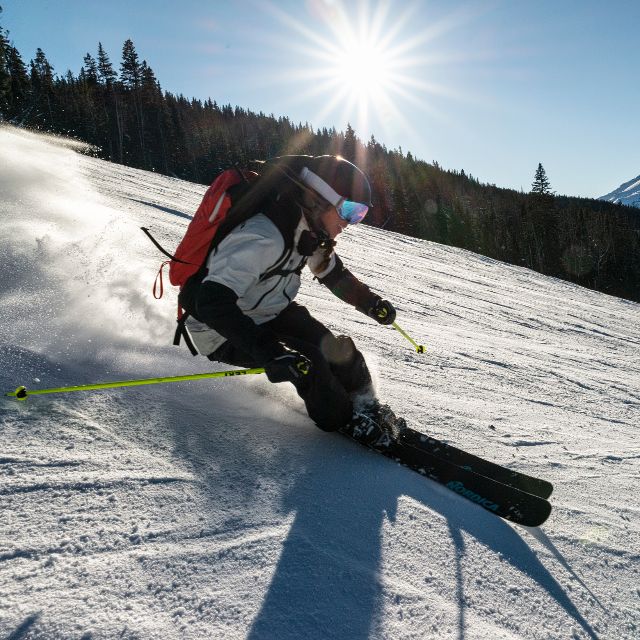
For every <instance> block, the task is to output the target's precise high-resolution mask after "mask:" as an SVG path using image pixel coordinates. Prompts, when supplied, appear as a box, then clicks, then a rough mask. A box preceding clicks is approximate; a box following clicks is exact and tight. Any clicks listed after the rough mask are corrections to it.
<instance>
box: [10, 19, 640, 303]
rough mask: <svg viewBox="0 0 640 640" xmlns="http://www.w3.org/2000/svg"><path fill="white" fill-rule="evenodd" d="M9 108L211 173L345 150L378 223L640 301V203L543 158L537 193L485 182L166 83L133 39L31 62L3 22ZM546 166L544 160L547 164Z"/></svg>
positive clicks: (137, 159)
mask: <svg viewBox="0 0 640 640" xmlns="http://www.w3.org/2000/svg"><path fill="white" fill-rule="evenodd" d="M0 120H4V121H6V122H9V123H12V124H15V125H18V126H22V127H29V128H33V129H38V130H42V131H48V132H54V133H60V134H64V135H69V136H73V137H76V138H78V139H80V140H83V141H85V142H88V143H90V144H91V145H94V147H95V148H96V153H97V155H98V156H99V157H101V158H104V159H106V160H110V161H112V162H117V163H121V164H125V165H128V166H132V167H137V168H141V169H146V170H150V171H157V172H159V173H162V174H166V175H170V176H175V177H179V178H183V179H186V180H190V181H193V182H199V183H203V184H207V183H209V182H211V181H212V179H213V178H214V177H215V175H216V174H217V173H218V172H219V171H221V170H222V169H225V168H228V167H229V166H232V165H234V164H237V165H240V166H247V165H249V164H250V162H251V161H252V160H254V159H264V158H269V157H273V156H277V155H283V154H287V153H300V154H311V155H320V154H325V153H330V154H340V155H342V156H343V157H345V158H347V159H348V160H351V161H353V162H355V163H356V164H357V165H358V166H360V167H361V168H362V169H363V170H364V171H365V172H366V173H367V174H368V175H369V177H370V180H371V184H372V188H373V204H374V207H373V209H372V210H371V213H370V214H369V216H368V217H367V219H366V223H367V224H371V225H373V226H377V227H382V228H385V229H388V230H390V231H397V232H400V233H403V234H407V235H410V236H414V237H418V238H424V239H428V240H432V241H435V242H439V243H442V244H447V245H451V246H455V247H460V248H463V249H468V250H470V251H474V252H477V253H481V254H483V255H486V256H489V257H491V258H495V259H497V260H502V261H505V262H509V263H511V264H516V265H521V266H525V267H529V268H531V269H534V270H536V271H539V272H541V273H544V274H546V275H550V276H555V277H558V278H562V279H565V280H569V281H571V282H575V283H577V284H580V285H583V286H586V287H590V288H593V289H596V290H598V291H602V292H605V293H610V294H612V295H616V296H620V297H625V298H628V299H631V300H635V301H638V302H640V212H639V211H638V210H637V209H633V208H631V207H626V206H623V205H614V204H611V203H607V202H603V201H599V200H592V199H586V198H575V197H568V196H558V195H555V194H554V193H553V192H552V191H551V189H550V184H549V180H548V178H547V176H546V173H544V169H543V167H542V164H540V165H539V166H538V170H537V171H536V172H535V176H534V183H533V185H532V189H531V191H530V192H529V193H525V192H523V191H515V190H511V189H503V188H499V187H497V186H496V185H494V184H482V183H480V182H479V181H478V180H476V179H475V178H474V177H473V176H471V175H467V174H466V173H465V171H464V170H460V171H458V170H445V169H443V168H442V167H440V166H439V165H438V163H437V162H432V163H429V162H425V161H423V160H420V159H417V158H415V157H414V156H413V155H412V154H411V153H410V152H409V153H404V152H403V150H402V149H401V148H400V149H388V148H387V147H386V146H385V145H384V144H382V143H380V142H379V141H377V140H376V139H375V137H373V136H371V138H370V139H369V140H368V141H362V140H361V139H360V138H359V137H358V136H357V135H356V132H355V131H354V130H353V128H352V127H351V126H350V125H347V127H346V130H345V131H337V130H336V129H335V128H330V129H327V128H322V129H314V128H313V127H312V126H311V125H310V124H309V123H297V124H296V123H293V122H291V120H290V119H289V118H287V117H284V116H279V117H276V116H275V115H273V114H270V115H266V114H264V113H262V112H258V113H255V112H253V111H250V110H248V109H243V108H241V107H238V106H231V105H230V104H227V105H219V104H218V103H217V102H216V101H215V100H212V99H211V98H208V99H206V100H201V99H196V98H186V97H184V96H183V95H175V94H173V93H171V92H169V91H163V90H162V89H161V86H160V83H159V82H158V80H157V78H156V76H155V74H154V72H153V70H152V68H151V67H150V66H149V64H148V63H147V62H146V61H145V60H142V61H141V60H140V57H139V55H138V53H137V51H136V48H135V46H134V44H133V42H132V41H131V40H127V41H126V42H125V43H124V45H123V48H122V58H121V61H120V65H119V69H117V70H116V68H114V65H113V64H112V62H111V60H110V58H109V55H108V54H107V52H106V51H105V49H104V48H103V46H102V44H100V43H98V47H97V51H96V52H95V55H92V54H91V53H87V54H86V55H85V56H84V60H83V64H82V66H81V68H80V70H79V72H78V73H77V74H76V75H74V73H73V72H71V71H67V72H66V73H65V74H63V75H56V74H54V67H53V66H52V65H51V64H50V62H49V61H48V60H47V57H46V55H45V53H44V52H43V51H42V50H41V49H37V51H36V52H35V56H34V58H33V59H31V60H30V62H29V63H28V64H25V62H24V60H23V58H22V56H21V54H20V53H19V51H18V50H17V49H16V48H15V47H14V46H13V45H12V44H11V41H10V40H9V34H8V32H7V31H5V30H3V29H2V28H1V27H0ZM541 170H542V172H541Z"/></svg>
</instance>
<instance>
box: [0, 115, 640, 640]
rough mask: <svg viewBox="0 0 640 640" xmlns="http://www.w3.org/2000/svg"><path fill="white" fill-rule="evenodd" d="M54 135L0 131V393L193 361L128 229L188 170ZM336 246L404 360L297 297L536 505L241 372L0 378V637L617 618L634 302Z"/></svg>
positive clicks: (629, 449) (467, 266) (145, 218)
mask: <svg viewBox="0 0 640 640" xmlns="http://www.w3.org/2000/svg"><path fill="white" fill-rule="evenodd" d="M79 146H81V145H77V144H76V143H70V142H65V141H64V140H60V139H55V138H50V137H46V136H37V135H34V134H29V133H26V132H21V131H18V130H15V129H13V128H8V127H2V128H0V214H1V216H2V225H1V226H0V234H1V235H2V251H3V260H2V266H1V268H2V271H3V272H2V277H1V278H0V297H1V302H2V305H1V308H2V310H3V311H2V322H1V323H0V357H1V360H2V363H3V366H2V369H1V371H0V381H1V383H2V389H3V390H5V391H12V390H13V389H15V388H16V387H17V386H18V384H25V385H26V386H27V387H32V388H34V389H35V388H45V387H56V386H61V385H73V384H85V383H90V382H101V381H108V380H123V379H127V378H138V377H140V378H142V377H155V376H163V375H180V374H185V373H197V372H201V371H208V370H211V368H212V365H211V363H209V362H208V361H207V360H206V359H204V358H192V357H191V356H190V355H189V353H188V351H187V350H186V348H183V349H180V350H179V349H176V348H175V347H172V346H171V338H172V335H173V325H174V313H175V292H174V291H172V290H171V291H166V292H165V296H164V298H163V299H162V300H161V301H156V300H154V299H153V296H152V295H151V286H152V283H153V279H154V277H155V274H156V271H157V268H158V266H159V264H160V262H161V261H162V260H163V257H162V256H161V255H159V254H158V253H157V251H156V250H155V249H154V247H153V246H152V245H151V244H150V243H149V241H148V240H147V239H146V238H145V236H144V235H143V234H142V232H141V231H139V227H140V226H148V227H150V228H151V229H152V231H153V233H154V235H155V236H156V237H157V238H158V240H159V241H160V242H161V244H163V245H165V246H166V247H168V248H172V247H175V246H176V244H177V242H178V240H179V239H180V237H181V234H182V232H183V230H184V228H185V225H186V224H187V222H188V218H189V217H190V215H191V214H192V213H193V211H195V209H196V207H197V205H198V203H199V201H200V198H201V196H202V194H203V192H204V189H205V188H204V187H203V186H200V185H193V184H190V183H187V182H184V181H180V180H177V179H171V178H167V177H163V176H160V175H156V174H153V173H148V172H143V171H138V170H134V169H129V168H126V167H122V166H118V165H114V164H110V163H106V162H103V161H100V160H96V159H93V158H91V157H88V156H83V155H80V154H78V153H76V152H75V151H74V150H73V148H74V147H79ZM339 251H340V254H341V256H342V257H343V259H344V261H345V263H346V264H347V266H349V267H350V268H352V270H353V271H354V272H355V273H356V274H357V275H358V276H359V277H361V278H362V279H363V280H364V281H365V282H367V283H369V284H370V285H371V286H372V287H373V288H374V289H375V290H376V291H378V292H380V293H381V294H382V295H384V296H385V297H388V298H389V299H390V300H392V301H393V302H394V303H395V304H396V305H397V307H398V310H399V313H398V322H399V323H400V325H401V326H402V327H403V328H405V329H406V330H407V331H408V332H409V334H410V335H412V336H414V337H415V338H416V340H418V342H420V343H423V344H424V345H425V346H426V347H427V352H426V354H424V355H418V354H416V353H415V352H413V350H412V348H411V346H410V345H409V344H408V343H407V342H406V341H405V340H404V339H403V338H402V337H401V336H400V335H399V334H398V333H397V332H395V331H394V330H393V329H391V328H387V327H379V326H377V325H376V324H375V323H373V322H372V321H370V320H369V319H367V318H365V317H364V316H362V315H360V314H358V313H357V312H356V311H354V310H353V309H351V308H349V307H346V306H345V305H344V304H343V303H342V302H340V301H339V300H338V299H337V298H334V297H333V296H332V295H331V294H330V292H328V290H326V289H324V288H323V287H322V286H320V285H318V284H317V283H315V282H313V281H312V279H311V278H310V277H307V278H306V279H305V281H304V283H303V287H302V291H301V295H300V301H301V302H302V303H303V304H306V305H307V306H308V307H309V309H310V310H311V311H312V313H314V314H316V315H317V316H318V317H319V318H320V319H321V320H323V321H324V322H326V323H327V324H328V325H329V326H330V327H331V328H332V329H333V330H335V331H336V332H339V333H341V332H344V333H348V334H349V335H352V336H353V337H354V339H355V340H356V342H357V343H358V344H359V346H360V347H361V348H362V350H363V351H364V352H365V354H366V356H367V359H368V361H369V362H370V364H371V366H372V369H373V372H374V375H375V378H376V382H377V385H378V390H379V393H380V395H381V397H382V398H384V399H385V400H386V401H388V402H389V404H391V405H392V406H393V407H394V408H395V409H396V411H397V412H398V413H400V414H402V415H404V416H405V417H406V418H407V420H408V422H409V423H410V424H412V425H413V426H414V427H416V428H418V429H419V430H421V431H423V432H425V433H429V434H432V435H434V436H436V437H439V438H442V439H444V440H446V441H447V442H451V443H452V444H455V445H457V446H460V447H463V448H465V449H467V450H469V451H472V452H474V453H476V454H478V455H481V456H485V457H488V458H490V459H493V460H495V461H497V462H500V463H502V464H506V465H508V466H513V467H514V468H519V469H522V470H523V471H525V472H527V473H530V474H533V475H538V476H542V477H545V478H548V479H549V480H551V481H552V482H553V483H554V485H555V491H554V494H553V496H552V502H553V505H554V511H553V512H552V515H551V517H550V519H549V521H548V522H547V523H546V524H545V525H544V526H543V527H542V528H541V529H539V530H528V529H525V528H522V527H515V526H512V525H510V524H508V523H506V522H503V521H501V520H498V519H497V518H495V517H493V516H491V515H490V514H488V513H487V512H485V511H483V510H482V509H480V508H479V507H476V506H475V505H472V504H470V503H469V502H467V501H465V500H463V499H462V498H459V497H457V496H455V495H453V494H452V493H451V492H448V491H447V490H446V489H443V488H442V487H439V486H437V485H436V484H435V483H431V482H429V481H428V480H426V479H424V478H421V477H419V476H418V475H417V474H415V473H412V472H410V471H408V470H406V469H403V468H401V467H398V466H397V465H394V464H393V463H391V462H390V461H389V460H387V459H385V458H383V457H382V456H378V455H376V454H373V453H370V452H368V451H366V450H364V449H363V448H362V447H359V446H358V445H356V444H354V443H351V442H348V441H346V440H345V439H344V438H341V437H340V436H339V435H335V434H325V433H322V432H320V431H319V430H318V429H316V428H315V427H314V426H313V425H312V423H311V422H310V421H309V419H308V418H306V417H305V415H304V411H303V407H302V404H301V402H300V401H299V400H298V398H297V397H296V396H295V393H293V391H292V390H291V389H290V388H288V387H286V386H285V385H269V384H268V382H266V381H265V380H264V379H263V378H262V377H261V376H256V377H252V378H250V379H248V378H231V379H226V380H225V379H223V380H211V381H201V382H188V383H177V384H164V385H155V386H148V387H142V388H129V389H112V390H107V391H99V392H90V393H88V392H79V393H72V394H65V395H50V396H40V397H32V398H30V399H28V400H27V401H26V402H18V401H16V400H15V399H13V398H1V399H0V442H1V443H2V444H1V448H0V509H1V518H0V637H8V638H13V639H16V638H30V639H31V638H34V639H40V638H84V639H88V638H114V637H119V638H162V639H172V638H204V637H206V638H225V639H226V638H231V639H233V638H249V639H250V640H258V639H275V638H277V639H285V638H292V639H293V638H296V639H297V638H302V637H304V638H309V639H312V638H350V639H351V638H353V639H360V638H393V639H396V638H438V639H440V638H456V639H459V638H466V639H474V638H478V639H494V638H504V639H507V638H509V639H514V638H522V639H525V638H526V639H538V638H539V639H547V638H572V639H573V638H611V639H616V640H617V639H625V638H629V639H631V638H637V637H638V636H639V635H640V581H639V574H640V536H639V528H640V521H639V514H640V501H639V499H638V490H637V482H638V478H639V471H640V444H639V440H638V435H637V434H638V424H640V419H639V418H640V358H639V357H638V353H639V349H638V347H639V346H640V339H639V334H640V306H639V305H637V304H634V303H631V302H627V301H624V300H621V299H617V298H613V297H610V296H606V295H603V294H600V293H596V292H592V291H589V290H586V289H582V288H580V287H577V286H574V285H572V284H569V283H566V282H562V281H559V280H555V279H552V278H548V277H545V276H542V275H540V274H537V273H534V272H532V271H529V270H526V269H522V268H518V267H515V266H510V265H506V264H503V263H500V262H497V261H494V260H491V259H489V258H485V257H482V256H479V255H476V254H473V253H470V252H466V251H462V250H459V249H455V248H451V247H445V246H441V245H437V244H434V243H430V242H426V241H421V240H417V239H413V238H408V237H405V236H401V235H398V234H392V233H388V232H384V231H381V230H377V229H372V228H369V227H360V228H354V229H350V230H348V231H347V232H346V233H344V234H343V236H342V237H341V238H340V242H339ZM165 285H166V286H165V290H166V289H170V287H169V285H168V278H167V279H166V280H165ZM219 368H222V367H219Z"/></svg>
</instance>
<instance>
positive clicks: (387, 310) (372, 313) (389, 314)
mask: <svg viewBox="0 0 640 640" xmlns="http://www.w3.org/2000/svg"><path fill="white" fill-rule="evenodd" d="M367 315H368V316H369V317H371V318H373V319H374V320H375V321H376V322H378V323H379V324H393V323H394V322H395V319H396V310H395V308H394V307H393V305H392V304H391V303H390V302H389V301H388V300H383V299H382V298H378V299H377V300H376V301H375V303H374V305H373V306H372V307H371V308H370V309H369V311H368V312H367Z"/></svg>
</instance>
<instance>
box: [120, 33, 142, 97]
mask: <svg viewBox="0 0 640 640" xmlns="http://www.w3.org/2000/svg"><path fill="white" fill-rule="evenodd" d="M120 80H121V81H122V84H123V85H124V86H125V87H127V88H128V89H137V88H138V87H139V86H140V83H141V81H142V65H141V64H140V59H139V58H138V54H137V53H136V48H135V47H134V46H133V42H132V41H131V40H127V41H126V42H125V43H124V46H123V47H122V64H121V65H120Z"/></svg>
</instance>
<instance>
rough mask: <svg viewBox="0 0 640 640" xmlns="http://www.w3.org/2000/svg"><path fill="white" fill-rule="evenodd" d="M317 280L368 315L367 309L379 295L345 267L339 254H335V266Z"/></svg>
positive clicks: (371, 306) (370, 307)
mask: <svg viewBox="0 0 640 640" xmlns="http://www.w3.org/2000/svg"><path fill="white" fill-rule="evenodd" d="M334 255H335V254H334ZM318 280H319V281H320V282H321V283H322V284H323V285H325V286H326V287H328V288H329V289H330V291H331V292H332V293H333V294H334V295H335V296H337V297H338V298H340V300H344V301H345V302H347V303H348V304H351V305H353V306H354V307H355V308H356V309H357V310H358V311H361V312H362V313H364V314H365V315H368V313H369V311H370V310H371V309H372V308H373V307H374V306H375V303H376V301H377V300H378V299H379V296H378V295H377V294H375V293H373V291H371V289H369V287H367V285H366V284H363V283H362V282H360V280H358V278H356V277H355V276H354V275H353V274H352V273H351V271H349V269H347V268H346V267H345V266H344V264H343V263H342V260H341V259H340V258H339V256H337V255H335V266H334V267H333V269H331V271H330V272H329V273H328V274H327V275H326V276H324V277H322V278H318Z"/></svg>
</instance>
